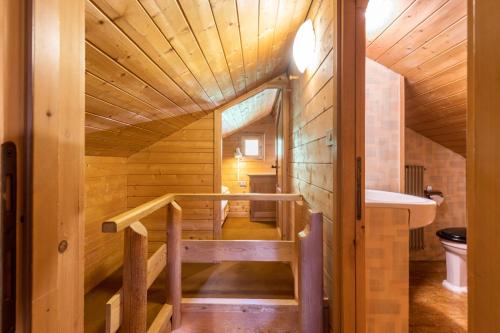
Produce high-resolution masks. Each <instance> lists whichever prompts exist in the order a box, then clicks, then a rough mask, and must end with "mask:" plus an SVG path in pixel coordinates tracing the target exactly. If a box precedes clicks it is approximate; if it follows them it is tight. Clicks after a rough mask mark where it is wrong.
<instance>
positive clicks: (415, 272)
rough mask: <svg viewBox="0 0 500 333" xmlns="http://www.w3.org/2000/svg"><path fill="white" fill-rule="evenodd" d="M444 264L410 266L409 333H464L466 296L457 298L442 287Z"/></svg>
mask: <svg viewBox="0 0 500 333" xmlns="http://www.w3.org/2000/svg"><path fill="white" fill-rule="evenodd" d="M445 277H446V266H445V262H443V261H437V262H430V261H423V262H412V263H411V264H410V332H411V333H464V332H467V295H457V294H454V293H452V292H450V291H448V290H446V289H445V288H444V287H443V286H442V285H441V283H442V281H443V279H444V278H445Z"/></svg>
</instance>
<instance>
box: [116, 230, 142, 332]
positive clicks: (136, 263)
mask: <svg viewBox="0 0 500 333" xmlns="http://www.w3.org/2000/svg"><path fill="white" fill-rule="evenodd" d="M147 262H148V232H147V230H146V228H145V227H144V225H143V224H142V223H140V222H135V223H133V224H131V225H130V227H129V228H127V229H126V230H125V253H124V261H123V291H122V296H123V319H122V321H123V325H122V326H123V331H124V332H125V333H146V328H147V314H146V310H147V303H148V300H147V298H148V288H147Z"/></svg>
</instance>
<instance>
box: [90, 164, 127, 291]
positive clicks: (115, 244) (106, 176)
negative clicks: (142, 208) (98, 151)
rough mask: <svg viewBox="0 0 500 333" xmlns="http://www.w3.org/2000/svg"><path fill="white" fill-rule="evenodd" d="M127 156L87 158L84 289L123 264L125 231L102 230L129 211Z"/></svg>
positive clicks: (92, 285) (98, 281) (97, 282)
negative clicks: (116, 217) (103, 226)
mask: <svg viewBox="0 0 500 333" xmlns="http://www.w3.org/2000/svg"><path fill="white" fill-rule="evenodd" d="M126 163H127V159H126V158H124V157H100V156H86V157H85V292H88V291H89V290H91V289H92V288H94V287H95V286H96V285H97V284H99V283H100V282H101V281H103V280H104V279H105V278H107V277H108V276H109V275H111V274H112V273H113V272H114V271H115V270H116V269H118V268H119V267H120V266H121V265H122V263H123V232H122V233H116V234H110V233H102V231H101V224H102V222H103V221H105V220H106V219H108V218H110V217H113V216H115V215H118V214H119V213H122V212H124V211H125V210H127V165H126Z"/></svg>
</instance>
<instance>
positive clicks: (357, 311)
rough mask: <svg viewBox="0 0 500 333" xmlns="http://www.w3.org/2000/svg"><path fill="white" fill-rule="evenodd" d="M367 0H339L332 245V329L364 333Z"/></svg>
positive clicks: (347, 332) (348, 332)
mask: <svg viewBox="0 0 500 333" xmlns="http://www.w3.org/2000/svg"><path fill="white" fill-rule="evenodd" d="M367 4H368V0H339V2H338V7H337V10H338V14H339V15H338V18H339V19H338V26H337V29H338V30H337V31H338V41H339V45H338V64H337V68H338V74H339V75H338V81H337V85H338V88H337V89H338V92H339V94H338V106H339V107H338V115H337V117H338V119H337V124H338V167H337V170H336V171H335V174H334V177H336V178H337V188H338V192H337V197H336V205H335V206H336V207H337V214H338V215H337V219H338V223H337V224H336V228H335V233H336V236H335V240H336V243H337V246H336V248H335V249H334V251H335V253H334V269H335V272H334V276H335V278H336V280H335V282H334V298H335V299H334V303H333V311H332V314H333V316H334V318H333V321H334V326H335V327H334V331H335V332H345V333H351V332H360V333H361V332H365V320H364V289H365V287H364V211H365V210H364V192H365V191H364V190H365V184H364V178H365V177H364V163H365V162H364V159H365V156H364V154H365V152H364V145H365V141H364V140H365V137H364V131H365V118H364V117H365V110H364V103H365V102H364V101H365V54H366V51H365V48H366V46H365V38H366V37H365V18H364V17H365V16H364V13H365V10H366V6H367Z"/></svg>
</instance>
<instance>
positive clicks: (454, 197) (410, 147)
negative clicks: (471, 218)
mask: <svg viewBox="0 0 500 333" xmlns="http://www.w3.org/2000/svg"><path fill="white" fill-rule="evenodd" d="M405 140H406V157H405V159H406V164H414V165H423V166H424V167H425V172H424V186H427V185H431V186H432V187H433V189H434V190H437V191H442V192H443V194H444V197H445V201H444V202H443V204H442V205H441V206H439V207H438V208H437V214H436V220H435V221H434V222H433V223H432V224H431V225H429V226H427V227H425V228H424V244H425V245H424V249H422V250H414V251H411V252H410V258H411V259H412V260H444V249H443V246H442V245H441V243H440V242H439V239H438V237H437V236H436V231H438V230H439V229H443V228H449V227H465V225H466V216H465V215H466V211H465V207H466V200H465V193H466V189H465V182H466V180H465V164H466V163H465V162H466V161H465V158H464V157H463V156H462V155H460V154H458V153H455V152H454V151H452V150H450V149H448V148H446V147H444V146H442V145H440V144H438V143H436V142H434V141H432V140H430V139H428V138H426V137H424V136H423V135H421V134H419V133H417V132H415V131H413V130H412V129H409V128H407V129H406V135H405Z"/></svg>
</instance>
